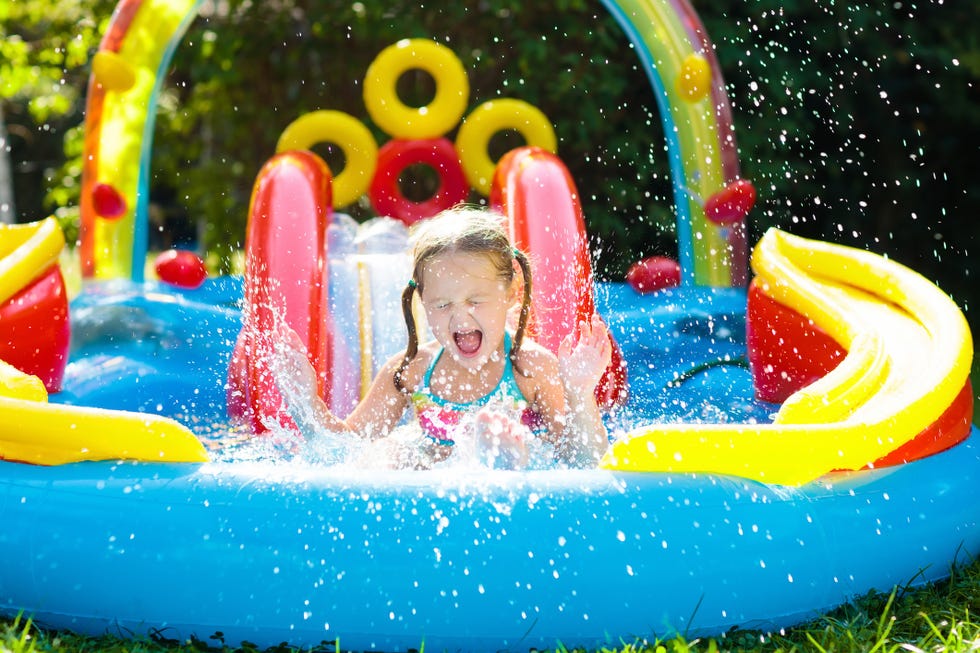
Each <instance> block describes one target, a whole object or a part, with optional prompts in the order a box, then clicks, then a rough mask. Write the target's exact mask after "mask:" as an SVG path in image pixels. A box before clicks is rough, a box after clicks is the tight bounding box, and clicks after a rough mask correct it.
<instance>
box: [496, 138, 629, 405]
mask: <svg viewBox="0 0 980 653" xmlns="http://www.w3.org/2000/svg"><path fill="white" fill-rule="evenodd" d="M490 204H491V206H493V207H495V208H496V209H497V210H499V211H500V212H501V213H503V214H504V215H505V216H507V219H508V221H509V225H510V230H511V238H512V239H513V241H514V244H515V245H517V247H519V248H521V249H522V250H523V251H525V252H529V253H530V255H531V257H532V260H533V262H534V283H533V295H532V300H531V301H532V313H531V322H530V324H531V331H530V332H531V333H532V334H533V336H534V338H535V340H537V341H538V342H540V343H541V344H542V345H544V346H545V347H547V348H548V349H550V350H551V351H553V352H557V351H558V345H559V344H560V343H561V341H562V339H563V338H564V337H565V336H566V335H567V334H569V333H571V332H572V329H573V328H574V327H575V325H576V324H577V323H578V322H580V321H582V320H588V319H591V317H592V315H593V314H594V313H595V301H594V298H593V296H592V290H593V277H592V263H591V261H590V259H589V247H588V241H587V239H586V236H585V220H584V218H583V216H582V205H581V203H580V202H579V194H578V190H577V189H576V187H575V182H574V181H572V177H571V175H570V174H569V172H568V169H567V168H566V167H565V165H564V164H563V163H562V162H561V160H560V159H559V158H558V157H557V156H555V155H554V154H552V153H550V152H548V151H546V150H543V149H541V148H539V147H521V148H517V149H515V150H512V151H510V152H508V153H507V154H505V155H504V156H503V157H502V158H501V159H500V161H499V162H498V164H497V169H496V172H495V173H494V179H493V185H492V187H491V190H490ZM610 340H611V341H612V345H613V356H612V361H611V362H610V364H609V367H608V368H607V369H606V372H605V374H604V375H603V377H602V380H601V381H600V382H599V385H598V386H597V387H596V399H597V400H598V401H599V402H600V404H601V405H604V406H613V405H616V404H618V403H621V402H623V401H625V399H626V397H627V384H626V366H625V364H624V363H623V355H622V352H621V350H620V349H619V346H618V345H617V344H616V342H615V340H612V338H610Z"/></svg>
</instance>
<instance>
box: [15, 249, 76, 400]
mask: <svg viewBox="0 0 980 653" xmlns="http://www.w3.org/2000/svg"><path fill="white" fill-rule="evenodd" d="M70 335H71V326H70V324H69V322H68V293H67V292H66V291H65V281H64V279H63V278H62V276H61V269H60V268H59V267H58V266H57V265H52V266H51V267H50V268H48V269H47V270H46V271H45V272H44V273H43V274H41V275H40V276H38V277H37V278H36V279H34V281H32V282H31V283H29V284H28V285H27V286H25V287H24V288H22V289H21V290H19V291H18V292H17V294H16V295H14V296H13V297H11V298H10V299H8V300H7V301H6V302H4V303H3V304H2V305H0V360H3V361H5V362H7V363H9V364H11V365H13V366H14V367H16V368H17V369H19V370H20V371H22V372H26V373H27V374H33V375H34V376H36V377H38V378H39V379H41V381H42V382H43V383H44V387H45V388H46V389H47V391H48V392H58V391H60V390H61V383H62V381H63V380H64V376H65V365H66V364H67V363H68V343H69V338H70Z"/></svg>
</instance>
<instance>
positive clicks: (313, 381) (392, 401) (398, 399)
mask: <svg viewBox="0 0 980 653" xmlns="http://www.w3.org/2000/svg"><path fill="white" fill-rule="evenodd" d="M280 340H281V344H282V345H283V346H282V347H281V348H279V352H278V353H277V356H276V360H275V361H274V362H273V364H272V372H273V375H274V377H275V381H276V383H277V385H278V386H279V390H280V394H282V395H283V399H284V400H285V401H286V404H287V410H288V412H289V414H290V415H291V416H292V417H293V419H294V420H295V421H296V422H297V423H298V425H299V426H300V428H301V430H303V431H304V432H316V430H317V429H323V430H326V431H331V432H334V433H350V434H353V435H357V436H359V437H363V438H369V439H375V438H379V437H382V436H384V435H387V434H388V432H389V431H390V430H391V429H392V428H394V426H395V424H397V423H398V419H399V418H400V417H401V414H402V411H404V409H405V401H406V400H405V396H404V395H403V394H402V393H400V392H398V390H397V389H396V388H395V385H394V380H393V379H394V373H395V369H397V367H398V364H399V362H400V361H401V359H402V356H403V354H399V355H397V356H395V357H393V358H392V359H391V360H389V361H388V362H387V363H385V365H384V366H383V367H382V368H381V370H380V371H379V372H378V375H377V376H376V377H375V379H374V381H373V382H372V384H371V388H370V389H369V390H368V393H367V395H366V396H365V397H364V398H363V399H362V400H361V401H360V402H359V403H358V405H357V407H356V408H354V411H353V412H352V413H351V414H350V415H349V416H348V417H347V418H346V419H341V418H340V417H338V416H337V415H335V414H334V413H333V412H331V410H330V409H329V408H328V407H327V405H326V403H325V402H324V401H323V399H321V398H320V395H319V392H318V391H317V388H318V383H317V378H316V372H315V371H314V369H313V365H311V364H310V361H309V359H308V358H307V354H306V347H305V346H304V345H303V343H302V341H301V340H300V338H299V336H298V335H297V334H296V333H295V332H294V331H293V330H292V329H290V328H289V327H286V326H283V327H282V329H281V331H280ZM294 402H302V403H303V404H305V405H306V406H309V408H310V409H311V411H312V415H313V419H314V420H315V422H316V423H315V424H303V423H302V422H301V420H302V418H303V416H304V414H305V413H306V411H304V410H302V409H301V408H300V407H296V406H290V404H293V403H294ZM304 426H305V428H304Z"/></svg>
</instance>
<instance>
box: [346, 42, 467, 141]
mask: <svg viewBox="0 0 980 653" xmlns="http://www.w3.org/2000/svg"><path fill="white" fill-rule="evenodd" d="M412 69H420V70H424V71H425V72H426V73H428V74H429V75H431V76H432V78H433V80H435V84H436V93H435V97H434V98H432V101H431V102H429V104H427V105H425V106H422V107H411V106H408V105H406V104H405V103H404V102H402V101H401V99H400V98H399V97H398V93H397V92H396V90H395V84H396V82H397V81H398V78H399V77H401V76H402V75H403V74H405V73H406V72H408V71H409V70H412ZM469 98H470V84H469V80H468V79H467V77H466V70H465V69H464V68H463V64H462V63H461V62H460V60H459V58H458V57H457V56H456V55H455V54H454V53H453V51H452V50H450V49H449V48H447V47H446V46H444V45H441V44H439V43H436V42H435V41H430V40H429V39H403V40H401V41H399V42H398V43H395V44H394V45H390V46H388V47H387V48H385V49H384V50H382V51H381V53H380V54H379V55H378V56H377V57H376V58H375V59H374V61H373V62H371V65H370V66H369V67H368V70H367V74H366V75H365V76H364V106H365V108H366V109H367V111H368V114H370V116H371V119H372V120H374V122H375V124H377V125H378V127H380V128H381V129H383V130H384V131H385V132H386V133H388V134H390V135H391V136H394V137H395V138H398V139H406V140H414V139H425V138H438V137H439V136H443V135H444V134H446V133H447V132H448V131H449V130H450V129H452V128H453V127H455V126H456V124H457V123H458V122H459V119H460V118H462V117H463V112H464V111H466V103H467V102H468V101H469Z"/></svg>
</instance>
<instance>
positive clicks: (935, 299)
mask: <svg viewBox="0 0 980 653" xmlns="http://www.w3.org/2000/svg"><path fill="white" fill-rule="evenodd" d="M752 267H753V270H754V271H755V273H756V276H757V280H758V281H759V283H760V284H761V285H762V288H763V291H764V292H766V293H767V294H768V295H770V296H771V297H773V298H774V299H776V300H778V301H780V302H781V303H783V304H785V305H787V306H789V307H790V308H793V309H794V310H796V311H798V312H800V313H802V314H803V315H805V316H807V317H808V318H810V319H812V320H813V321H814V323H815V324H816V325H817V326H819V327H820V328H821V329H823V330H824V331H826V332H827V333H828V335H830V336H831V337H833V338H834V339H835V340H836V341H837V342H838V343H840V344H841V346H843V347H844V348H845V349H846V350H847V352H848V353H847V356H846V357H845V359H844V361H843V362H842V363H841V364H840V365H839V366H838V367H837V368H835V369H834V370H833V371H832V372H831V373H830V374H828V375H827V376H825V377H824V378H822V379H820V380H818V381H817V382H815V383H813V384H811V385H810V386H807V387H805V388H803V389H801V390H800V391H799V392H797V393H795V394H794V395H792V396H790V397H789V399H787V401H786V402H785V403H784V404H783V407H782V408H781V409H780V411H779V413H777V415H776V418H775V421H774V423H773V424H759V425H753V424H710V425H704V424H701V425H698V424H680V425H678V424H651V425H648V426H644V427H641V428H638V429H635V430H634V431H632V432H631V433H630V434H629V435H628V436H627V437H625V438H623V439H622V440H621V441H619V442H617V443H615V444H614V445H613V447H612V448H611V449H610V451H609V452H608V453H607V454H606V456H605V457H604V458H603V460H602V462H601V466H602V467H604V468H606V469H618V470H630V471H673V472H709V473H720V474H732V475H737V476H743V477H747V478H752V479H757V480H760V481H765V482H768V483H778V484H784V485H802V484H804V483H807V482H809V481H812V480H814V479H817V478H819V477H820V476H822V475H824V474H826V473H827V472H830V471H832V470H835V469H845V470H848V469H860V468H862V467H864V466H866V465H868V464H869V463H871V462H873V461H875V460H877V459H878V458H881V457H882V456H884V455H886V454H887V453H889V452H891V451H893V450H895V449H897V448H898V447H899V446H901V445H903V444H905V443H906V442H908V441H909V440H911V439H912V438H913V437H915V436H916V435H917V434H918V433H920V432H921V431H922V430H923V429H925V428H926V427H928V426H929V425H930V424H932V423H933V422H935V421H936V420H937V419H938V418H939V417H940V415H942V413H943V412H944V411H945V410H946V408H947V407H949V406H950V404H952V402H953V400H954V399H955V397H956V396H957V394H958V393H959V392H960V390H961V389H962V388H963V385H964V383H965V382H966V379H967V376H968V374H969V369H970V364H971V362H972V359H973V341H972V337H971V335H970V330H969V327H968V326H967V323H966V319H965V318H964V317H963V314H962V312H960V310H959V308H958V307H957V306H956V304H955V303H954V302H953V301H952V300H951V299H950V298H949V297H948V296H947V295H946V294H945V293H943V292H942V291H941V290H940V289H939V288H937V287H936V286H935V285H934V284H932V283H931V282H929V281H928V280H927V279H925V278H924V277H922V276H921V275H919V274H918V273H916V272H914V271H912V270H910V269H908V268H906V267H904V266H902V265H900V264H898V263H896V262H894V261H890V260H888V259H885V258H883V257H881V256H878V255H876V254H871V253H869V252H864V251H860V250H856V249H852V248H848V247H844V246H841V245H834V244H830V243H825V242H821V241H815V240H807V239H804V238H799V237H796V236H792V235H790V234H787V233H785V232H782V231H779V230H776V229H771V230H769V232H767V233H766V235H765V236H764V237H763V238H762V240H760V241H759V243H758V245H757V246H756V248H755V251H754V253H753V256H752ZM803 354H804V355H805V352H803ZM788 355H796V354H793V353H792V352H788Z"/></svg>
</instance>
